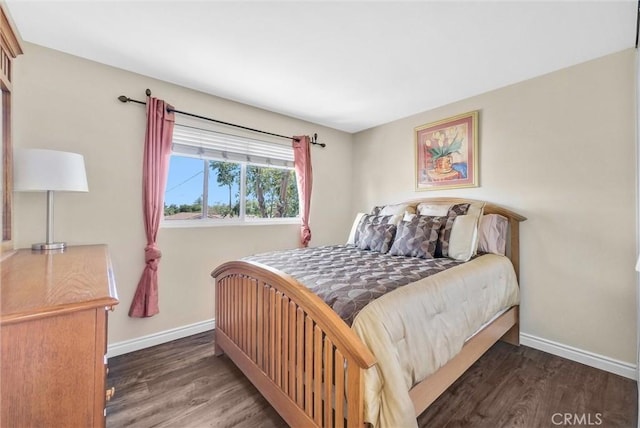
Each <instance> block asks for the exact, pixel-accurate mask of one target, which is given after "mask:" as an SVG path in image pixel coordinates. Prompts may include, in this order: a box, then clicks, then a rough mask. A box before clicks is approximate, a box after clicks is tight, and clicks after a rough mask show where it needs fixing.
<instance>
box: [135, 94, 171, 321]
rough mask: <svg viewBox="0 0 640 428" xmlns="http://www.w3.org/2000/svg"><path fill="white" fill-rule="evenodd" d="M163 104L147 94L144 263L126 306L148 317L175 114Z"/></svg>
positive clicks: (153, 305) (154, 309)
mask: <svg viewBox="0 0 640 428" xmlns="http://www.w3.org/2000/svg"><path fill="white" fill-rule="evenodd" d="M167 108H172V107H171V106H170V105H168V104H166V103H165V102H164V101H162V100H159V99H156V98H151V97H149V98H147V132H146V135H145V138H144V159H143V165H142V180H143V183H142V191H143V196H142V198H143V201H142V202H143V207H142V211H143V213H144V226H145V231H146V233H147V246H146V247H145V249H144V259H145V263H146V266H145V268H144V272H142V277H141V278H140V282H138V288H137V289H136V294H135V295H134V296H133V302H131V307H130V308H129V316H130V317H138V318H143V317H150V316H153V315H155V314H157V313H158V312H159V309H158V263H159V262H160V257H162V253H161V252H160V250H159V249H158V247H157V246H156V237H157V235H158V227H159V226H160V219H161V218H162V216H163V211H164V207H163V201H164V190H165V187H166V186H167V172H168V170H169V158H170V156H171V141H172V137H173V123H174V116H175V114H174V113H173V112H171V113H169V112H167Z"/></svg>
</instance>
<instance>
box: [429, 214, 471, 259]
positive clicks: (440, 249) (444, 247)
mask: <svg viewBox="0 0 640 428" xmlns="http://www.w3.org/2000/svg"><path fill="white" fill-rule="evenodd" d="M467 211H469V204H455V205H452V206H450V207H449V211H448V212H447V217H446V221H445V222H444V224H443V227H442V229H440V236H439V237H438V243H437V245H436V253H435V254H436V257H449V238H450V237H451V229H453V223H454V222H455V220H456V217H457V216H459V215H466V214H467Z"/></svg>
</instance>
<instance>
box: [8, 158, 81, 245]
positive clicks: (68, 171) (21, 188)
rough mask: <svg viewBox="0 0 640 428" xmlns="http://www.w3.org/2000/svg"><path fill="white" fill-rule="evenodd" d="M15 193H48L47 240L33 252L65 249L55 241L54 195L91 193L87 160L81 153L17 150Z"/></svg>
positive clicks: (14, 177) (14, 170)
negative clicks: (85, 162)
mask: <svg viewBox="0 0 640 428" xmlns="http://www.w3.org/2000/svg"><path fill="white" fill-rule="evenodd" d="M13 190H14V191H16V192H44V191H46V192H47V241H46V242H42V243H38V244H33V245H32V246H31V248H32V249H33V250H40V251H42V250H63V249H64V248H65V246H66V244H65V243H64V242H53V192H88V191H89V187H88V185H87V174H86V172H85V168H84V157H83V156H82V155H80V154H78V153H69V152H60V151H56V150H44V149H17V150H16V151H15V153H14V157H13Z"/></svg>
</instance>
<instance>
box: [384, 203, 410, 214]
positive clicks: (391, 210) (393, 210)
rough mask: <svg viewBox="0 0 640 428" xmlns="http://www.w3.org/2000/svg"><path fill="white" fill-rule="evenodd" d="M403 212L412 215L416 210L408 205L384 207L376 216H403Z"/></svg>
mask: <svg viewBox="0 0 640 428" xmlns="http://www.w3.org/2000/svg"><path fill="white" fill-rule="evenodd" d="M405 212H407V213H409V214H413V213H415V212H416V208H415V207H414V206H413V205H410V204H396V205H385V206H384V207H382V209H381V210H380V212H379V213H378V215H398V214H402V215H404V213H405Z"/></svg>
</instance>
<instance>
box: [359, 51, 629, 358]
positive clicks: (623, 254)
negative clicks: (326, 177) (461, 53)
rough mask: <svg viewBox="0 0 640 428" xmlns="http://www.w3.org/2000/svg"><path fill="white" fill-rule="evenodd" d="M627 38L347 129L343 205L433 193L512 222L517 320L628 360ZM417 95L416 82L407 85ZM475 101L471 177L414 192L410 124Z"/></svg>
mask: <svg viewBox="0 0 640 428" xmlns="http://www.w3.org/2000/svg"><path fill="white" fill-rule="evenodd" d="M634 55H635V53H634V50H632V49H629V50H626V51H623V52H620V53H617V54H614V55H610V56H607V57H604V58H601V59H598V60H595V61H591V62H588V63H585V64H581V65H578V66H575V67H571V68H568V69H564V70H561V71H558V72H555V73H551V74H548V75H545V76H542V77H538V78H535V79H532V80H529V81H525V82H522V83H519V84H516V85H512V86H508V87H505V88H502V89H499V90H496V91H492V92H489V93H486V94H483V95H480V96H477V97H473V98H469V99H466V100H463V101H460V102H456V103H454V104H450V105H447V106H444V107H441V108H438V109H435V110H432V111H428V112H424V113H420V114H417V115H414V116H411V117H408V118H405V119H401V120H398V121H395V122H392V123H389V124H386V125H383V126H379V127H376V128H373V129H370V130H367V131H364V132H361V133H358V134H356V135H355V143H354V144H355V146H354V153H353V156H354V159H357V162H355V163H354V171H353V189H354V193H353V195H354V200H353V204H352V211H353V212H352V214H354V213H355V212H357V211H361V210H368V209H370V208H371V206H373V205H375V204H380V203H385V202H396V201H402V200H406V199H410V198H415V197H427V196H437V195H445V194H446V195H456V196H467V197H472V198H478V199H486V200H488V201H492V202H496V203H499V204H503V205H505V206H507V207H509V208H512V209H513V210H515V211H516V212H519V213H521V214H523V215H525V216H526V217H528V220H527V221H526V222H525V223H523V224H522V234H521V248H522V258H521V289H522V332H524V333H527V334H530V335H534V336H537V337H541V338H544V339H547V340H552V341H557V342H559V343H562V344H565V345H569V346H573V347H577V348H580V349H583V350H587V351H591V352H594V353H597V354H601V355H604V356H607V357H610V358H614V359H618V360H621V361H625V362H629V363H635V360H636V354H635V349H636V348H635V346H636V345H635V339H636V331H635V330H636V327H635V326H636V321H635V320H636V309H635V281H636V275H635V272H634V269H633V266H634V263H635V260H634V258H635V253H636V221H635V215H636V213H635V211H636V208H635V177H636V163H635V159H636V157H635V101H634V100H635V99H634V94H635V73H634V67H635V66H634V62H635V58H634ZM416 96H420V94H416ZM471 110H480V123H479V125H480V131H479V137H480V141H479V147H480V187H478V188H473V189H457V190H450V191H446V192H445V191H439V192H419V193H418V192H414V146H413V145H414V139H413V128H414V127H416V126H419V125H422V124H425V123H429V122H432V121H436V120H439V119H443V118H446V117H449V116H453V115H457V114H460V113H464V112H467V111H471Z"/></svg>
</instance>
